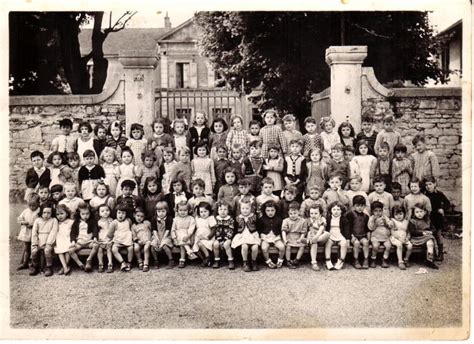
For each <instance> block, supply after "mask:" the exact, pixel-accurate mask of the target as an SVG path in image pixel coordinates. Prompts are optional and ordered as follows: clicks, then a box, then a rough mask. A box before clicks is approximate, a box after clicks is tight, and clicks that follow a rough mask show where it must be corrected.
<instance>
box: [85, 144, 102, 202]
mask: <svg viewBox="0 0 474 344" xmlns="http://www.w3.org/2000/svg"><path fill="white" fill-rule="evenodd" d="M95 161H96V156H95V153H94V151H92V150H90V149H88V150H86V151H85V152H84V166H82V167H81V168H80V169H79V185H80V186H81V194H82V199H83V200H84V201H89V200H90V199H91V198H92V197H94V189H95V187H96V186H97V182H98V181H99V179H101V178H105V172H104V170H103V168H102V167H101V166H99V165H97V164H96V163H95Z"/></svg>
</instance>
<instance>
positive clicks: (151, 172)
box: [137, 151, 160, 195]
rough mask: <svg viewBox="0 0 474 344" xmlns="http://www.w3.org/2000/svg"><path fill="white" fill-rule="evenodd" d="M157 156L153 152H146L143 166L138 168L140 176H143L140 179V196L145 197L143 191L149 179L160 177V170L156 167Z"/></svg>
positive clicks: (143, 156) (143, 157)
mask: <svg viewBox="0 0 474 344" xmlns="http://www.w3.org/2000/svg"><path fill="white" fill-rule="evenodd" d="M155 160H156V156H155V153H154V152H152V151H145V152H144V153H143V154H142V161H143V164H142V165H141V166H138V169H139V171H138V173H137V174H138V175H140V176H141V178H140V195H143V191H144V190H145V180H146V179H147V178H148V177H153V178H159V177H160V169H159V167H158V166H156V165H155Z"/></svg>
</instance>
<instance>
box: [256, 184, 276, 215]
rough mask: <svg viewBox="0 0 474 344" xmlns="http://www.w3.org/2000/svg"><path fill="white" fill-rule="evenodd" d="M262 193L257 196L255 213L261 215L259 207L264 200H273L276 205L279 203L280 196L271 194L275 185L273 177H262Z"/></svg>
mask: <svg viewBox="0 0 474 344" xmlns="http://www.w3.org/2000/svg"><path fill="white" fill-rule="evenodd" d="M261 184H262V193H261V194H260V195H258V196H257V199H256V201H257V214H258V215H259V216H261V215H262V214H261V213H260V208H261V206H262V204H263V203H265V202H266V201H269V200H271V201H273V202H275V204H277V205H278V203H280V197H278V196H277V195H274V194H273V188H274V187H275V182H274V181H273V179H271V178H268V177H265V178H263V179H262V183H261Z"/></svg>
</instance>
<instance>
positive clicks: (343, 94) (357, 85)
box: [326, 46, 367, 132]
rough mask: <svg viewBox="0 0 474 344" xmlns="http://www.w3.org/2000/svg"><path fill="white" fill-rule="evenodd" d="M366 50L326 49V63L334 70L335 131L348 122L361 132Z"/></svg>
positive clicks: (365, 47)
mask: <svg viewBox="0 0 474 344" xmlns="http://www.w3.org/2000/svg"><path fill="white" fill-rule="evenodd" d="M366 57H367V46H331V47H329V48H327V49H326V63H327V64H328V65H329V67H330V68H331V116H332V118H334V120H335V121H336V128H337V127H338V126H339V124H341V122H344V121H347V120H348V121H349V122H350V123H351V124H352V125H353V126H354V129H355V131H356V132H359V131H360V120H361V111H362V81H361V76H362V63H363V62H364V60H365V58H366Z"/></svg>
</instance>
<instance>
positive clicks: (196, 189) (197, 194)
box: [188, 179, 214, 214]
mask: <svg viewBox="0 0 474 344" xmlns="http://www.w3.org/2000/svg"><path fill="white" fill-rule="evenodd" d="M205 186H206V185H205V183H204V180H202V179H195V180H193V181H192V182H191V191H192V193H193V196H192V197H191V198H189V199H188V204H189V205H190V206H191V213H193V214H195V213H196V211H197V207H198V206H199V204H200V203H201V202H206V203H209V204H211V206H212V205H213V204H214V201H213V199H212V197H211V196H206V195H204V188H205Z"/></svg>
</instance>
